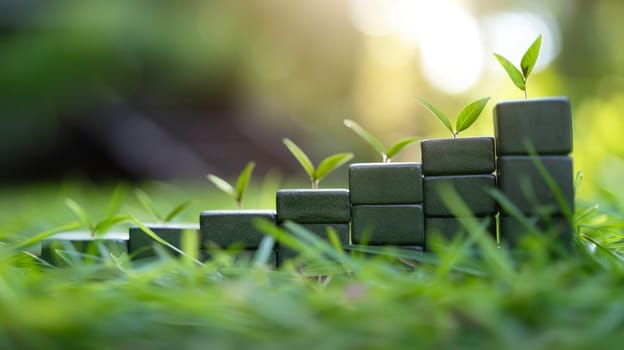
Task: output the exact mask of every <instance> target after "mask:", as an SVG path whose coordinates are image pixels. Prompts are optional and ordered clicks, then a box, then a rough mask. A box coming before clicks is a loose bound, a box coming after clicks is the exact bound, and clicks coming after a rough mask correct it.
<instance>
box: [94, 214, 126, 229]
mask: <svg viewBox="0 0 624 350" xmlns="http://www.w3.org/2000/svg"><path fill="white" fill-rule="evenodd" d="M125 221H128V216H127V215H116V216H111V217H108V218H105V219H103V220H101V221H99V222H98V223H97V224H96V225H95V227H94V228H93V233H96V234H97V233H106V232H107V231H108V230H110V228H111V227H113V226H115V225H117V224H120V223H122V222H125Z"/></svg>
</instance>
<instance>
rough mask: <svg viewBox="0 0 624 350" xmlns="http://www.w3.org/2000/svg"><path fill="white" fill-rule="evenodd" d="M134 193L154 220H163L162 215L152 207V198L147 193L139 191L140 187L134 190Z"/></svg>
mask: <svg viewBox="0 0 624 350" xmlns="http://www.w3.org/2000/svg"><path fill="white" fill-rule="evenodd" d="M134 195H135V196H136V198H137V199H138V200H139V203H141V205H142V206H143V208H145V210H147V211H148V212H149V213H150V214H151V215H152V216H153V217H154V218H155V219H156V220H158V221H163V218H162V216H161V215H160V214H159V213H158V211H156V208H155V207H154V202H153V201H152V198H150V196H148V195H147V193H145V192H143V191H141V190H140V189H136V190H134Z"/></svg>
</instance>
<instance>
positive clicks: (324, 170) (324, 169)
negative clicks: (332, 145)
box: [313, 153, 353, 182]
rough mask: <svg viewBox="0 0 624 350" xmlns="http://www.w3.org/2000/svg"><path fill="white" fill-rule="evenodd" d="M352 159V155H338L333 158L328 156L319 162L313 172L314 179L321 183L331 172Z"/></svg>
mask: <svg viewBox="0 0 624 350" xmlns="http://www.w3.org/2000/svg"><path fill="white" fill-rule="evenodd" d="M352 158H353V153H338V154H334V155H333V156H329V157H327V158H325V159H323V160H322V161H321V163H320V164H319V166H318V168H317V169H316V171H315V172H314V177H313V178H314V179H315V180H316V181H317V182H318V181H321V179H323V178H324V177H325V176H327V175H328V174H329V173H331V172H332V171H334V170H336V169H337V168H338V167H339V166H341V165H343V164H345V163H346V162H348V161H350V160H351V159H352Z"/></svg>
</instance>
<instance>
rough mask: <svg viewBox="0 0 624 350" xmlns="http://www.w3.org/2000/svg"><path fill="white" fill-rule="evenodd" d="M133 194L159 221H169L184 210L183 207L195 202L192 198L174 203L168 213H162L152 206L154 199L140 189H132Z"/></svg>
mask: <svg viewBox="0 0 624 350" xmlns="http://www.w3.org/2000/svg"><path fill="white" fill-rule="evenodd" d="M134 196H135V197H136V198H137V200H138V201H139V203H141V205H142V206H143V208H144V209H145V210H146V211H148V212H149V213H150V214H151V215H152V216H153V217H154V218H155V219H156V220H158V221H159V222H161V223H168V222H171V221H172V220H173V219H174V218H175V217H176V216H178V215H179V214H180V213H181V212H182V211H184V209H186V208H187V207H189V206H190V205H191V204H193V203H194V202H195V201H194V200H192V199H191V200H187V201H184V202H182V203H180V204H178V205H176V206H175V207H174V208H173V209H171V210H170V211H169V212H168V213H165V214H164V215H163V214H162V213H161V212H159V211H158V210H156V207H155V206H154V201H153V200H152V198H151V197H150V196H148V195H147V193H145V192H143V191H141V190H140V189H136V190H134Z"/></svg>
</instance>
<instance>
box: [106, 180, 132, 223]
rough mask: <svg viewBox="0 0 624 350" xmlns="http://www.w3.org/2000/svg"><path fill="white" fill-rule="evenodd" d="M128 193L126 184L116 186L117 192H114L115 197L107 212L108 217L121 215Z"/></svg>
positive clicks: (111, 200)
mask: <svg viewBox="0 0 624 350" xmlns="http://www.w3.org/2000/svg"><path fill="white" fill-rule="evenodd" d="M127 193H128V187H127V186H126V185H124V184H121V183H120V184H118V185H117V186H115V190H114V191H113V195H112V196H111V199H110V201H109V202H108V209H107V211H106V216H107V217H110V216H114V215H116V214H117V213H119V209H120V208H121V206H122V205H123V202H124V200H125V199H126V194H127Z"/></svg>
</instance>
